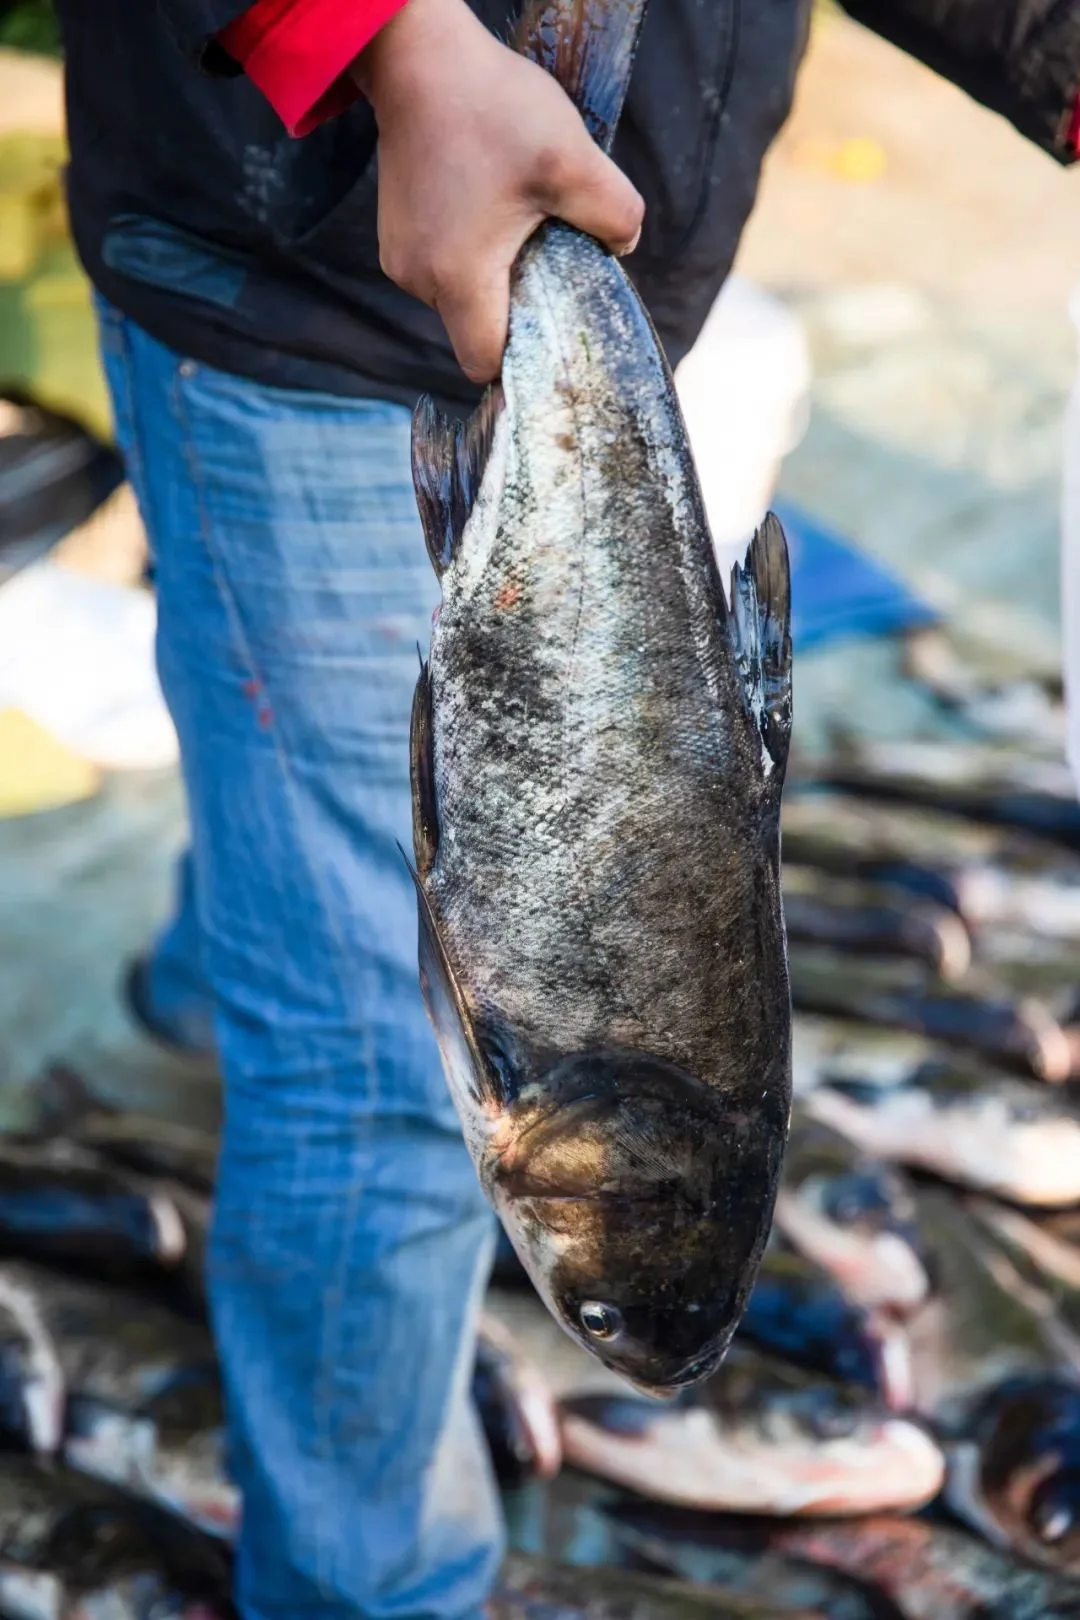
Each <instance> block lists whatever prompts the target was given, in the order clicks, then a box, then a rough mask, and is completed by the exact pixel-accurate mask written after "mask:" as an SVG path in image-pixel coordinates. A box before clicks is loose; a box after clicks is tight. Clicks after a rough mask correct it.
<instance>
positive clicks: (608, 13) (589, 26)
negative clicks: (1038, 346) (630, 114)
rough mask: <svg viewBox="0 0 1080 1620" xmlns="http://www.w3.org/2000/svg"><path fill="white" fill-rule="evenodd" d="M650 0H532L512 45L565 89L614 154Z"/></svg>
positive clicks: (600, 142)
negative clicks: (620, 117) (613, 144)
mask: <svg viewBox="0 0 1080 1620" xmlns="http://www.w3.org/2000/svg"><path fill="white" fill-rule="evenodd" d="M646 5H647V0H532V3H531V4H526V7H525V10H524V12H523V14H522V18H521V22H520V24H519V26H518V29H517V32H516V35H515V39H514V44H515V48H516V49H517V50H518V51H520V52H521V54H522V56H527V57H528V58H529V60H530V61H532V62H536V63H538V64H539V66H540V67H542V68H546V69H547V71H548V72H549V73H550V74H551V75H552V77H553V78H554V79H556V80H557V81H558V83H559V84H560V85H562V88H563V89H564V90H565V91H566V93H567V95H568V96H569V97H570V99H571V101H572V102H573V103H574V105H575V107H576V108H577V109H578V112H579V113H580V114H581V116H582V119H583V120H584V123H585V127H586V129H587V130H588V131H589V134H590V135H591V136H592V138H593V140H594V141H596V143H597V145H598V146H600V147H602V148H603V150H604V151H605V152H610V151H611V144H612V141H613V140H614V138H615V128H616V125H617V124H618V122H619V115H620V113H621V112H622V108H623V102H624V101H625V100H626V89H627V86H628V84H629V83H630V74H631V71H632V69H633V66H634V58H635V56H636V55H637V47H638V40H639V38H640V36H641V25H642V23H643V22H644V20H645V10H646Z"/></svg>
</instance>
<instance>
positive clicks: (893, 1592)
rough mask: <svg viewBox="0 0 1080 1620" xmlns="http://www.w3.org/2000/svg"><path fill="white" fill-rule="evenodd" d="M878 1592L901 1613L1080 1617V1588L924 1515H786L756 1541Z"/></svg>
mask: <svg viewBox="0 0 1080 1620" xmlns="http://www.w3.org/2000/svg"><path fill="white" fill-rule="evenodd" d="M760 1544H764V1545H766V1546H768V1547H770V1548H772V1549H774V1550H775V1551H777V1552H782V1553H785V1554H787V1555H788V1556H790V1557H794V1558H800V1559H806V1560H808V1561H809V1562H812V1563H815V1564H821V1565H823V1566H825V1567H827V1568H829V1569H834V1570H838V1571H841V1572H843V1573H844V1574H846V1575H848V1576H850V1577H851V1578H852V1579H854V1580H857V1581H859V1582H862V1583H864V1585H865V1587H867V1588H869V1589H871V1590H873V1591H876V1592H880V1593H882V1594H883V1595H884V1596H885V1597H887V1598H888V1599H889V1600H890V1601H891V1602H892V1603H893V1604H895V1606H896V1610H897V1611H898V1612H899V1614H900V1615H901V1616H902V1617H903V1620H1077V1617H1078V1616H1080V1590H1078V1588H1077V1586H1076V1584H1075V1583H1074V1582H1073V1581H1071V1580H1067V1579H1065V1578H1063V1577H1062V1576H1059V1575H1054V1574H1050V1573H1048V1572H1047V1571H1045V1570H1041V1569H1033V1568H1031V1567H1030V1566H1029V1565H1026V1564H1022V1563H1017V1562H1014V1560H1012V1559H1011V1558H1009V1557H1008V1556H1007V1555H1005V1554H1004V1553H1002V1552H1000V1551H998V1550H996V1549H994V1548H992V1547H988V1546H986V1545H985V1543H983V1542H981V1541H977V1540H975V1539H974V1537H972V1536H969V1535H965V1534H964V1533H963V1532H962V1531H960V1530H954V1529H952V1528H951V1527H948V1526H945V1525H941V1524H934V1523H930V1522H928V1521H926V1520H925V1519H890V1518H868V1519H847V1520H844V1519H841V1520H837V1521H834V1522H829V1521H827V1520H826V1521H820V1522H814V1521H813V1520H808V1519H802V1520H795V1519H792V1520H788V1521H786V1522H776V1523H774V1524H767V1525H764V1526H763V1527H762V1530H761V1543H760Z"/></svg>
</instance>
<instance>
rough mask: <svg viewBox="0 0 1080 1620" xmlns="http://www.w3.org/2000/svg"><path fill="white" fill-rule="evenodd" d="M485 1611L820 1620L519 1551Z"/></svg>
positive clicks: (531, 1618) (492, 1619) (660, 1619)
mask: <svg viewBox="0 0 1080 1620" xmlns="http://www.w3.org/2000/svg"><path fill="white" fill-rule="evenodd" d="M485 1613H486V1615H487V1616H488V1620H824V1617H823V1616H821V1615H819V1614H815V1612H814V1611H813V1610H811V1609H807V1608H805V1607H803V1606H799V1607H798V1608H792V1607H791V1606H790V1605H787V1604H781V1603H776V1604H774V1603H772V1602H770V1601H769V1600H768V1599H758V1598H755V1597H747V1596H745V1595H741V1594H738V1593H731V1594H729V1593H726V1592H723V1591H721V1590H719V1589H718V1588H709V1587H700V1586H690V1585H685V1584H684V1583H683V1582H681V1581H670V1580H665V1579H662V1578H657V1577H656V1576H652V1575H640V1574H637V1573H635V1572H631V1571H628V1570H621V1569H595V1568H593V1569H589V1568H581V1567H579V1566H575V1567H571V1566H569V1565H558V1564H551V1563H547V1562H546V1561H545V1560H543V1559H540V1558H529V1557H526V1556H525V1555H523V1554H522V1553H511V1555H510V1557H509V1558H508V1559H507V1560H506V1563H505V1564H504V1566H503V1569H502V1571H501V1573H500V1576H499V1579H498V1581H497V1582H496V1585H495V1590H494V1592H493V1593H492V1595H491V1597H490V1598H489V1599H488V1601H487V1604H486V1605H485Z"/></svg>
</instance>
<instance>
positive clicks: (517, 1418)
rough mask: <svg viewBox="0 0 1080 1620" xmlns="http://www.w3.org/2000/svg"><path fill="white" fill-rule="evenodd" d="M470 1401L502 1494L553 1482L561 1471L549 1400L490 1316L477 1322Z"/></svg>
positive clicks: (533, 1369) (538, 1376)
mask: <svg viewBox="0 0 1080 1620" xmlns="http://www.w3.org/2000/svg"><path fill="white" fill-rule="evenodd" d="M472 1395H473V1404H474V1405H475V1407H476V1410H477V1412H478V1413H479V1416H480V1421H481V1424H482V1426H483V1430H484V1435H485V1438H486V1440H487V1444H488V1452H489V1454H490V1456H491V1462H492V1467H493V1468H494V1470H495V1477H496V1479H497V1480H498V1482H499V1484H500V1486H501V1487H502V1488H503V1490H516V1489H520V1487H521V1486H522V1485H524V1484H526V1483H528V1482H530V1481H533V1480H543V1479H554V1477H555V1475H556V1474H557V1473H558V1472H559V1469H560V1468H561V1467H562V1437H561V1435H560V1432H559V1418H558V1412H557V1410H556V1406H555V1399H554V1396H553V1395H552V1392H551V1389H550V1388H549V1386H548V1383H547V1381H546V1379H545V1378H544V1375H543V1373H542V1372H541V1371H540V1369H539V1367H537V1366H534V1365H533V1363H532V1362H531V1361H530V1360H529V1358H528V1357H527V1356H526V1355H524V1354H523V1353H522V1351H521V1349H520V1348H519V1346H518V1344H517V1343H516V1341H515V1339H514V1336H513V1334H512V1333H511V1332H510V1331H509V1329H508V1328H507V1327H506V1326H505V1325H504V1324H503V1323H502V1322H500V1321H499V1320H498V1319H497V1318H496V1317H494V1316H492V1315H491V1313H490V1312H489V1311H485V1312H484V1313H483V1314H482V1315H481V1318H480V1326H479V1330H478V1333H477V1341H476V1359H475V1362H474V1366H473V1383H472Z"/></svg>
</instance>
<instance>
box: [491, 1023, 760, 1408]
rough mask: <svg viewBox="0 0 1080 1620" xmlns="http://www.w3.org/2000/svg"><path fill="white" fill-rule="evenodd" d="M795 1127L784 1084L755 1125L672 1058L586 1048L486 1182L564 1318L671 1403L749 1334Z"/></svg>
mask: <svg viewBox="0 0 1080 1620" xmlns="http://www.w3.org/2000/svg"><path fill="white" fill-rule="evenodd" d="M530 1090H531V1091H532V1096H533V1097H539V1098H542V1099H543V1100H542V1104H541V1105H540V1106H535V1105H534V1103H533V1101H532V1097H531V1096H530ZM786 1123H787V1098H786V1095H784V1094H783V1092H782V1090H781V1094H780V1096H779V1097H778V1098H776V1099H774V1098H773V1097H772V1096H771V1094H767V1095H766V1098H765V1099H764V1101H763V1102H762V1104H761V1105H760V1109H759V1110H758V1111H754V1112H750V1111H747V1112H746V1113H745V1115H744V1116H740V1114H739V1113H738V1111H737V1110H735V1109H734V1108H722V1107H721V1104H720V1102H719V1101H718V1099H717V1097H716V1096H715V1095H714V1093H713V1092H712V1091H711V1090H710V1089H709V1088H708V1087H706V1086H705V1085H704V1084H703V1083H702V1082H700V1081H699V1080H697V1079H696V1078H695V1077H694V1076H693V1075H690V1074H688V1073H687V1072H686V1071H684V1070H682V1069H680V1068H678V1067H676V1066H675V1065H674V1064H671V1063H669V1062H667V1061H666V1060H663V1059H658V1058H655V1057H652V1056H648V1055H645V1054H641V1053H636V1052H592V1053H585V1054H581V1055H578V1056H573V1057H570V1058H563V1059H561V1060H560V1061H559V1063H558V1064H557V1065H556V1066H555V1067H554V1069H553V1070H552V1071H551V1072H550V1073H548V1074H546V1075H544V1076H543V1077H542V1078H541V1079H540V1081H539V1082H538V1084H537V1085H536V1087H535V1088H530V1089H527V1090H525V1091H523V1093H522V1095H521V1099H520V1102H519V1105H518V1110H517V1118H516V1120H513V1121H512V1122H511V1127H510V1129H509V1130H507V1131H506V1133H505V1134H504V1136H503V1139H502V1141H501V1142H500V1144H499V1151H498V1152H497V1153H496V1154H493V1155H492V1156H491V1157H490V1158H489V1159H488V1161H487V1164H486V1165H485V1168H484V1170H483V1171H482V1174H483V1176H484V1180H485V1183H486V1185H487V1187H488V1190H489V1193H490V1196H491V1198H492V1201H493V1202H494V1204H495V1207H496V1209H497V1210H498V1213H499V1215H500V1217H501V1219H502V1222H503V1225H504V1227H505V1229H506V1231H507V1233H508V1235H509V1237H510V1240H511V1242H512V1243H513V1245H514V1248H515V1249H516V1251H517V1253H518V1256H519V1258H520V1259H521V1262H522V1264H523V1265H524V1267H525V1269H526V1270H527V1272H528V1273H529V1276H530V1278H531V1279H532V1282H533V1285H534V1287H535V1288H536V1289H537V1291H538V1293H539V1294H540V1295H541V1297H542V1298H543V1300H544V1301H545V1303H546V1304H547V1306H548V1308H549V1309H550V1310H551V1312H552V1314H553V1315H554V1316H555V1318H556V1319H557V1320H558V1321H559V1322H560V1323H561V1324H562V1326H563V1327H564V1328H565V1329H566V1330H567V1331H568V1332H569V1333H570V1334H571V1336H572V1337H573V1338H575V1339H576V1340H577V1341H578V1343H579V1344H581V1345H582V1346H583V1347H584V1348H585V1349H586V1350H587V1351H589V1353H590V1354H591V1355H594V1356H596V1357H597V1358H598V1359H599V1360H600V1361H601V1362H603V1363H604V1364H605V1366H607V1367H608V1368H610V1369H611V1370H612V1371H613V1372H616V1373H619V1374H620V1375H622V1376H623V1377H624V1378H627V1379H628V1380H629V1381H630V1382H631V1383H633V1384H635V1385H637V1386H638V1387H639V1388H641V1389H644V1390H645V1391H647V1392H648V1393H651V1394H666V1393H668V1392H670V1391H672V1390H675V1389H679V1388H682V1387H684V1386H686V1385H690V1384H693V1383H696V1382H698V1381H699V1380H700V1379H702V1378H705V1377H707V1376H708V1374H709V1373H710V1372H712V1371H714V1370H715V1368H716V1367H717V1366H718V1365H719V1363H720V1361H721V1359H722V1358H723V1355H724V1352H725V1351H726V1349H727V1346H728V1344H729V1342H730V1340H731V1336H732V1334H733V1333H734V1331H735V1328H736V1326H737V1324H738V1321H739V1318H740V1316H741V1315H742V1311H743V1308H744V1306H745V1303H746V1299H747V1296H748V1294H749V1291H750V1288H751V1285H752V1283H753V1280H754V1276H755V1273H756V1271H757V1266H758V1262H759V1260H760V1257H761V1253H762V1250H763V1248H764V1244H765V1239H766V1236H767V1234H768V1229H769V1225H770V1222H771V1217H772V1208H773V1202H774V1198H775V1191H776V1182H777V1178H778V1175H779V1169H780V1160H781V1157H782V1152H783V1142H784V1135H785V1130H786Z"/></svg>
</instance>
